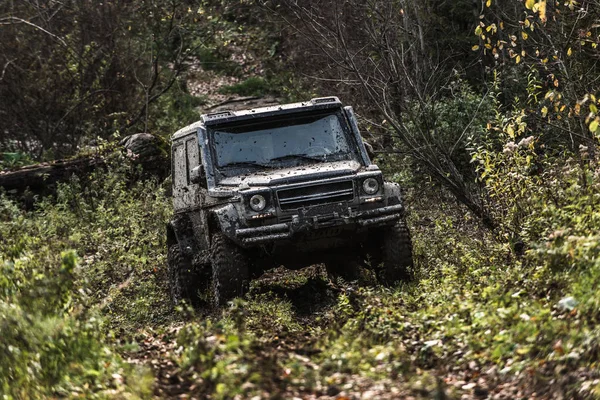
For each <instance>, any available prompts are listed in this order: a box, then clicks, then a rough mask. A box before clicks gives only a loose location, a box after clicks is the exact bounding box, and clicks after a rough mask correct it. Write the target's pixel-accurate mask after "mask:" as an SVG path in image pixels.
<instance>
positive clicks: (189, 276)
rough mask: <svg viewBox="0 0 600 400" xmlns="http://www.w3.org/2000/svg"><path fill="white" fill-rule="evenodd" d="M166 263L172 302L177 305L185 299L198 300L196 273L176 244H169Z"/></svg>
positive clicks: (193, 301)
mask: <svg viewBox="0 0 600 400" xmlns="http://www.w3.org/2000/svg"><path fill="white" fill-rule="evenodd" d="M167 263H168V273H169V286H170V289H171V298H172V300H173V303H174V304H175V305H177V304H179V303H180V302H181V301H183V300H187V301H189V302H191V303H192V304H195V303H196V302H197V300H198V289H199V285H198V274H197V273H196V271H195V268H194V266H193V263H192V261H191V260H190V259H188V258H187V257H185V256H184V255H183V254H182V252H181V248H180V247H179V245H178V244H173V245H171V246H169V250H168V254H167Z"/></svg>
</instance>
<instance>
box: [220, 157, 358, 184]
mask: <svg viewBox="0 0 600 400" xmlns="http://www.w3.org/2000/svg"><path fill="white" fill-rule="evenodd" d="M360 168H361V164H360V163H358V162H356V161H336V162H329V163H317V164H309V165H301V166H297V167H292V168H283V169H274V170H265V171H260V172H254V173H251V174H246V175H238V176H231V177H228V178H225V179H222V180H221V181H220V182H219V185H223V186H240V185H248V186H271V185H278V184H288V183H294V182H302V181H308V180H314V179H320V178H332V177H336V176H344V175H352V174H355V173H356V172H357V171H358V170H359V169H360Z"/></svg>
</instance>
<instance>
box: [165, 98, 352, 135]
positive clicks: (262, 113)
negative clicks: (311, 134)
mask: <svg viewBox="0 0 600 400" xmlns="http://www.w3.org/2000/svg"><path fill="white" fill-rule="evenodd" d="M341 106H342V102H341V101H340V99H338V98H337V97H335V96H330V97H318V98H314V99H311V100H310V101H306V102H300V103H290V104H282V105H277V106H268V107H259V108H251V109H248V110H241V111H220V112H216V113H211V114H203V115H202V116H201V117H200V118H201V119H200V121H197V122H194V123H193V124H191V125H188V126H186V127H184V128H182V129H180V130H178V131H177V132H175V134H174V135H173V137H172V140H176V139H178V138H180V137H183V136H186V135H189V134H190V133H192V132H195V131H197V130H198V129H199V128H202V127H206V126H211V125H220V124H224V123H228V122H235V121H243V120H248V119H252V118H258V117H269V116H274V115H280V114H291V113H296V112H302V111H309V110H323V109H328V108H339V107H341Z"/></svg>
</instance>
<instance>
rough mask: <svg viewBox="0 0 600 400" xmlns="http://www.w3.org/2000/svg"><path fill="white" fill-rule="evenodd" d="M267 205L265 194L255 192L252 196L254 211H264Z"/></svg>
mask: <svg viewBox="0 0 600 400" xmlns="http://www.w3.org/2000/svg"><path fill="white" fill-rule="evenodd" d="M266 205H267V200H265V197H264V196H263V195H260V194H255V195H254V196H252V197H250V208H251V209H253V210H254V211H262V210H264V209H265V207H266Z"/></svg>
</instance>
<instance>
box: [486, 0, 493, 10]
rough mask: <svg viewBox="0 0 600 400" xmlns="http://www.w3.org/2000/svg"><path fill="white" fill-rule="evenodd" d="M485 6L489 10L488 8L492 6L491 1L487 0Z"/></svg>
mask: <svg viewBox="0 0 600 400" xmlns="http://www.w3.org/2000/svg"><path fill="white" fill-rule="evenodd" d="M485 5H486V7H488V8H489V7H490V6H491V5H492V0H487V1H486V2H485Z"/></svg>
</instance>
